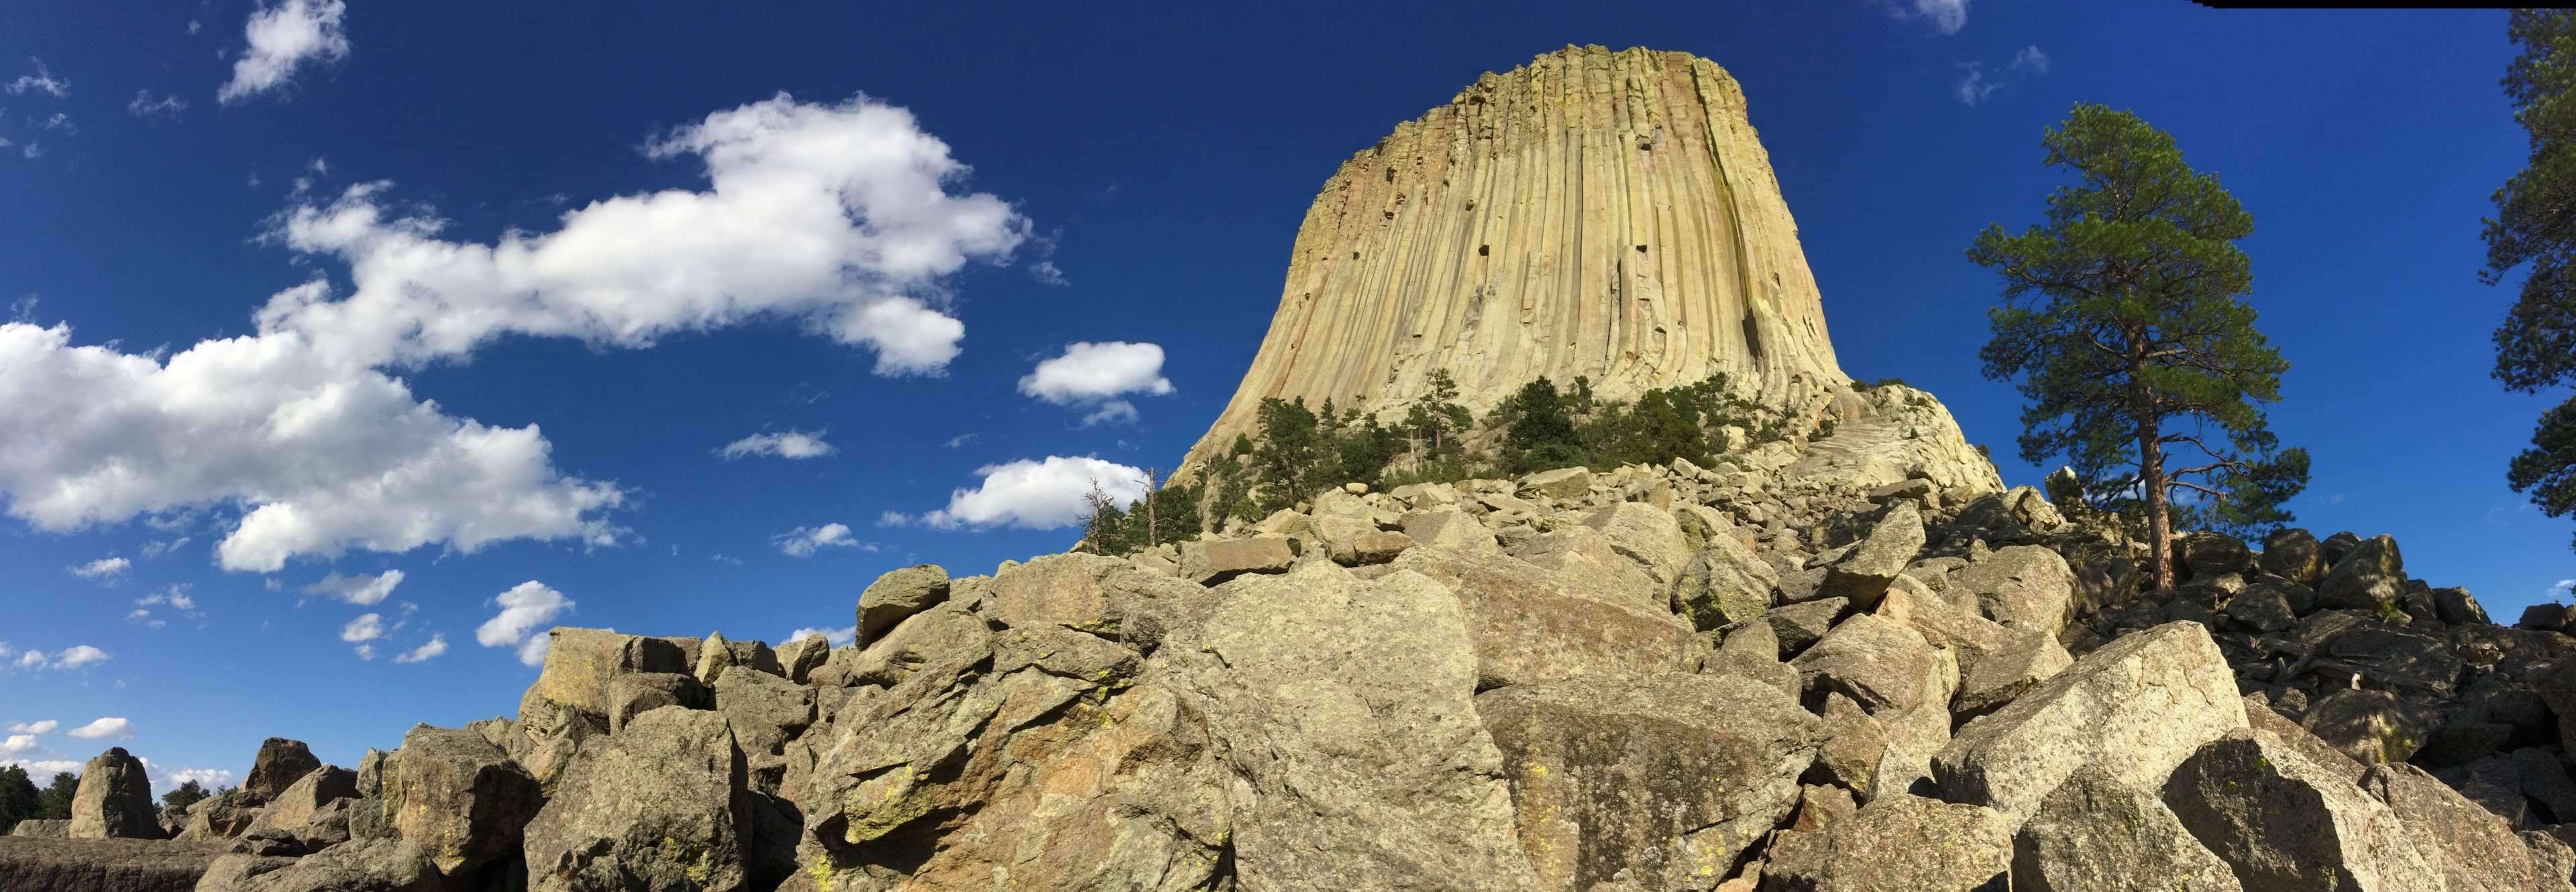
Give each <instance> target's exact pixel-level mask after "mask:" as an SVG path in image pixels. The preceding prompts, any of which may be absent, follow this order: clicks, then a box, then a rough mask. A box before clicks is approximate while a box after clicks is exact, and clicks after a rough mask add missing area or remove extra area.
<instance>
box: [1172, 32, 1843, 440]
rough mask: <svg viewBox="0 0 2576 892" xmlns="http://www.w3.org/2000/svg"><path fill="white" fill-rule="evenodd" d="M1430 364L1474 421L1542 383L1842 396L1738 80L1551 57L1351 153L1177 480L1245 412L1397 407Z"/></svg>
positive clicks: (1675, 57)
mask: <svg viewBox="0 0 2576 892" xmlns="http://www.w3.org/2000/svg"><path fill="white" fill-rule="evenodd" d="M1439 369H1447V370H1448V371H1449V372H1450V374H1451V375H1452V376H1454V377H1455V378H1456V379H1457V382H1458V387H1459V390H1460V398H1459V402H1461V403H1464V404H1466V405H1467V406H1468V407H1469V408H1471V409H1475V410H1477V411H1479V412H1481V411H1483V410H1485V409H1488V408H1491V407H1492V406H1493V404H1494V403H1495V402H1496V401H1497V400H1499V399H1500V398H1502V397H1503V396H1505V395H1507V394H1508V393H1509V392H1510V391H1511V390H1512V389H1514V388H1517V387H1519V386H1520V385H1522V384H1524V383H1527V382H1529V381H1531V380H1533V379H1536V378H1538V377H1540V376H1542V375H1544V376H1547V377H1550V378H1553V379H1555V380H1556V381H1558V382H1568V381H1571V380H1572V379H1573V378H1574V377H1575V376H1577V375H1584V376H1589V377H1590V378H1591V379H1592V383H1593V387H1594V390H1595V392H1597V393H1599V394H1601V395H1602V396H1604V397H1609V398H1616V399H1626V398H1630V397H1633V396H1635V395H1637V394H1638V393H1640V392H1643V391H1644V390H1646V389H1649V388H1653V387H1660V386H1665V385H1670V384H1676V383H1687V382H1690V381H1696V380H1699V379H1701V378H1704V377H1706V376H1708V375H1709V374H1710V373H1712V372H1721V371H1722V372H1726V373H1727V374H1728V375H1729V376H1730V377H1731V378H1733V379H1734V380H1735V381H1736V382H1738V384H1739V385H1740V386H1746V387H1748V388H1749V389H1750V390H1751V391H1752V393H1753V394H1754V395H1756V396H1757V397H1758V398H1760V399H1761V400H1762V401H1763V402H1765V403H1769V404H1773V405H1792V404H1804V403H1805V401H1807V400H1808V399H1809V398H1810V397H1813V396H1814V395H1815V394H1816V392H1817V390H1818V389H1819V388H1820V387H1821V386H1823V385H1825V384H1828V383H1831V384H1840V383H1842V382H1843V381H1844V380H1845V378H1844V376H1843V374H1842V370H1841V368H1840V367H1839V366H1838V365H1836V364H1835V361H1834V351H1833V345H1832V344H1831V342H1830V341H1828V340H1827V338H1826V334H1825V319H1824V305H1823V301H1822V299H1821V298H1820V297H1819V296H1818V295H1817V292H1816V284H1815V279H1814V277H1813V276H1812V275H1810V274H1809V272H1808V270H1807V260H1806V256H1805V255H1804V254H1803V253H1802V252H1801V251H1800V250H1799V247H1798V238H1797V224H1796V223H1795V222H1794V221H1792V220H1791V219H1790V217H1789V207H1788V205H1787V204H1786V203H1785V202H1783V201H1782V200H1781V198H1780V187H1779V184H1778V182H1777V181H1776V180H1775V179H1774V178H1773V176H1772V172H1771V162H1770V158H1769V156H1768V155H1767V154H1766V153H1764V152H1763V150H1762V144H1761V142H1760V141H1759V140H1757V139H1756V138H1755V136H1754V132H1753V127H1752V125H1751V124H1750V123H1749V122H1748V121H1747V120H1746V117H1745V102H1744V93H1743V90H1742V88H1741V87H1739V86H1738V85H1737V84H1736V81H1735V78H1733V77H1732V76H1729V75H1728V74H1727V73H1726V71H1725V70H1724V69H1722V68H1719V67H1718V66H1717V65H1716V64H1715V63H1712V62H1709V61H1708V60H1705V59H1700V58H1697V57H1694V56H1691V55H1689V54H1687V53H1676V52H1656V51H1652V50H1645V49H1630V50H1621V51H1618V52H1611V51H1610V50H1607V49H1604V48H1601V47H1597V46H1596V47H1567V48H1565V49H1564V50H1560V51H1558V52H1554V53H1549V54H1547V55H1544V56H1540V57H1538V58H1537V59H1535V60H1532V61H1531V62H1530V63H1529V64H1528V65H1524V66H1522V67H1520V68H1516V69H1513V70H1511V71H1509V72H1506V73H1503V74H1492V73H1488V74H1486V75H1484V76H1482V77H1480V78H1478V79H1477V80H1476V82H1475V83H1474V84H1472V85H1469V86H1468V87H1467V88H1466V89H1465V90H1463V91H1461V92H1459V94H1458V95H1457V96H1456V97H1455V98H1453V99H1451V100H1450V102H1449V104H1448V105H1445V106H1441V107H1439V108H1435V109H1433V110H1431V111H1430V112H1428V113H1426V114H1424V115H1423V116H1422V117H1420V118H1416V119H1414V120H1411V121H1407V122H1404V123H1402V124H1398V125H1396V128H1395V132H1394V133H1393V134H1391V135H1389V136H1387V137H1386V138H1385V139H1382V140H1379V141H1378V143H1377V145H1375V146H1372V147H1370V148H1368V149H1366V150H1364V151H1361V152H1360V153H1358V154H1356V155H1354V156H1352V157H1351V159H1350V160H1349V161H1346V162H1344V163H1343V164H1342V166H1341V169H1340V170H1338V171H1336V172H1335V173H1334V174H1333V176H1332V178H1331V179H1329V180H1326V181H1325V182H1324V188H1323V189H1322V190H1321V193H1320V194H1318V195H1317V196H1316V198H1315V203H1314V205H1313V206H1312V207H1310V208H1309V209H1308V210H1307V212H1306V221H1305V223H1304V224H1303V225H1301V226H1300V227H1299V228H1298V230H1297V242H1296V246H1295V248H1294V249H1293V250H1292V252H1291V254H1290V257H1289V262H1288V275H1287V284H1286V286H1285V287H1284V288H1283V289H1282V290H1281V294H1280V298H1279V311H1278V315H1277V316H1276V317H1274V318H1273V319H1272V321H1271V325H1270V333H1269V335H1268V336H1266V337H1265V338H1264V339H1263V340H1262V343H1261V350H1260V352H1259V353H1258V354H1257V355H1256V356H1255V357H1254V358H1253V360H1252V368H1251V371H1250V372H1249V373H1248V374H1246V375H1245V376H1244V379H1243V383H1242V386H1241V388H1240V389H1238V390H1237V391H1236V392H1235V395H1234V399H1233V401H1232V402H1230V403H1228V404H1227V405H1226V408H1225V412H1224V414H1222V415H1220V416H1219V417H1218V418H1217V421H1216V424H1215V426H1214V427H1212V428H1211V429H1210V430H1209V431H1208V433H1207V436H1206V437H1205V438H1203V439H1201V440H1200V441H1199V444H1198V446H1197V447H1195V448H1193V449H1192V450H1191V451H1190V457H1189V459H1188V461H1187V465H1188V466H1192V467H1195V466H1196V465H1197V463H1198V462H1199V460H1201V459H1202V458H1204V457H1205V456H1207V455H1209V454H1210V453H1211V452H1212V451H1213V450H1216V449H1220V448H1223V447H1224V446H1225V445H1227V444H1230V443H1232V442H1233V441H1234V437H1235V435H1236V434H1238V433H1242V432H1245V431H1248V430H1250V429H1251V428H1252V426H1253V423H1254V413H1255V410H1256V409H1257V408H1258V407H1259V405H1260V402H1261V400H1262V399H1263V398H1265V397H1274V396H1275V397H1280V398H1291V397H1304V398H1305V399H1306V401H1307V402H1308V403H1309V404H1310V405H1311V404H1317V403H1320V402H1321V401H1322V400H1323V399H1324V398H1326V397H1331V398H1333V399H1334V400H1335V401H1336V403H1337V404H1338V405H1340V406H1343V407H1356V408H1359V409H1363V410H1377V411H1380V412H1381V413H1384V412H1385V411H1386V410H1389V409H1397V410H1398V414H1400V407H1402V406H1404V405H1407V404H1409V403H1410V402H1411V401H1412V400H1413V399H1415V398H1416V397H1419V396H1421V395H1422V394H1424V393H1426V392H1428V390H1429V386H1428V381H1429V376H1430V374H1431V373H1432V372H1433V371H1434V370H1439Z"/></svg>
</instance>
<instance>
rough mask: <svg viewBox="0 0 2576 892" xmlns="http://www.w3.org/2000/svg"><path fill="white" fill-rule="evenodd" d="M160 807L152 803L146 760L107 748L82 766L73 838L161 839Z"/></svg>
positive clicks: (75, 796) (121, 749) (74, 807)
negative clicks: (145, 769)
mask: <svg viewBox="0 0 2576 892" xmlns="http://www.w3.org/2000/svg"><path fill="white" fill-rule="evenodd" d="M160 813H161V809H160V808H159V807H158V806H155V805H153V804H152V779H151V778H150V777H148V776H146V775H145V774H144V771H143V760H141V759H137V758H134V757H133V756H132V755H129V754H127V753H126V752H125V748H124V747H113V746H112V747H108V748H107V752H103V753H100V754H98V755H97V756H96V757H94V758H92V759H90V760H89V764H88V765H85V766H82V768H81V773H80V788H79V790H78V791H77V792H75V793H73V794H72V823H71V837H72V838H73V839H160V838H161V820H160Z"/></svg>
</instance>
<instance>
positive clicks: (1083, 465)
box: [921, 455, 1145, 530]
mask: <svg viewBox="0 0 2576 892" xmlns="http://www.w3.org/2000/svg"><path fill="white" fill-rule="evenodd" d="M975 473H977V474H979V475H982V476H983V478H984V482H983V484H982V485H980V486H977V487H976V488H974V489H959V490H955V491H953V492H951V493H949V495H948V507H946V508H941V509H939V510H937V511H932V512H930V513H928V514H924V515H922V517H921V521H922V522H923V523H926V524H929V525H930V526H933V527H937V528H939V529H957V528H959V527H989V526H1005V525H1007V526H1015V527H1021V528H1025V529H1038V530H1045V529H1055V528H1058V527H1066V526H1072V525H1073V524H1076V523H1080V522H1081V521H1082V516H1083V513H1084V512H1085V511H1086V510H1087V508H1088V505H1087V504H1086V503H1085V502H1084V501H1083V497H1084V496H1085V495H1087V494H1089V493H1090V492H1091V489H1092V487H1093V486H1094V485H1095V484H1096V485H1098V486H1099V488H1100V491H1101V492H1102V493H1104V494H1107V495H1108V496H1109V497H1110V499H1111V500H1113V501H1115V502H1117V503H1118V504H1121V505H1127V504H1133V503H1134V502H1135V501H1136V500H1138V499H1141V498H1144V497H1145V472H1144V470H1143V469H1141V468H1134V467H1129V466H1127V465H1122V464H1117V463H1115V462H1108V461H1102V460H1100V459H1097V458H1091V457H1088V456H1081V457H1067V456H1061V455H1050V456H1047V457H1046V458H1045V459H1043V460H1037V461H1032V460H1029V459H1020V460H1018V461H1014V462H1008V463H1004V464H998V465H986V466H984V467H982V468H979V469H977V470H976V471H975Z"/></svg>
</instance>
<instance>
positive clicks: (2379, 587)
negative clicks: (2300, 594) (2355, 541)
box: [2317, 536, 2406, 611]
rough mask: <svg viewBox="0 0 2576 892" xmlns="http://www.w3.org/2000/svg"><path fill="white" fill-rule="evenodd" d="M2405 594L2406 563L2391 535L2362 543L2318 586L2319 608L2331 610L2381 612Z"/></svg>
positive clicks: (2339, 561)
mask: <svg viewBox="0 0 2576 892" xmlns="http://www.w3.org/2000/svg"><path fill="white" fill-rule="evenodd" d="M2405 595H2406V561H2405V559H2404V558H2403V557H2402V556H2400V555H2399V554H2398V553H2397V540H2395V539H2391V538H2389V537H2387V536H2372V537H2370V538H2368V539H2364V540H2362V541H2361V544H2359V545H2356V546H2354V547H2353V549H2352V551H2351V553H2349V554H2346V555H2344V556H2343V559H2342V560H2338V561H2335V563H2334V569H2332V570H2328V571H2326V578H2325V579H2324V581H2321V582H2318V583H2317V606H2318V607H2321V608H2325V609H2328V610H2363V611H2378V610H2381V609H2382V605H2390V604H2396V603H2397V602H2398V601H2399V600H2400V599H2402V598H2404V597H2405Z"/></svg>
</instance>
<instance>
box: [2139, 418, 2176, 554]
mask: <svg viewBox="0 0 2576 892" xmlns="http://www.w3.org/2000/svg"><path fill="white" fill-rule="evenodd" d="M2137 418H2138V480H2139V482H2140V484H2141V485H2143V486H2145V487H2146V489H2147V491H2146V497H2147V531H2148V533H2147V548H2148V553H2149V555H2150V556H2151V557H2150V562H2151V563H2152V564H2153V565H2154V566H2155V568H2156V587H2157V588H2172V587H2173V585H2174V571H2173V520H2172V518H2171V517H2170V516H2168V515H2169V512H2167V511H2166V510H2165V453H2164V448H2163V444H2160V443H2158V442H2156V440H2157V438H2158V436H2160V434H2161V432H2160V431H2158V430H2157V429H2156V416H2155V413H2154V412H2153V410H2146V411H2141V412H2139V413H2138V416H2137Z"/></svg>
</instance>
